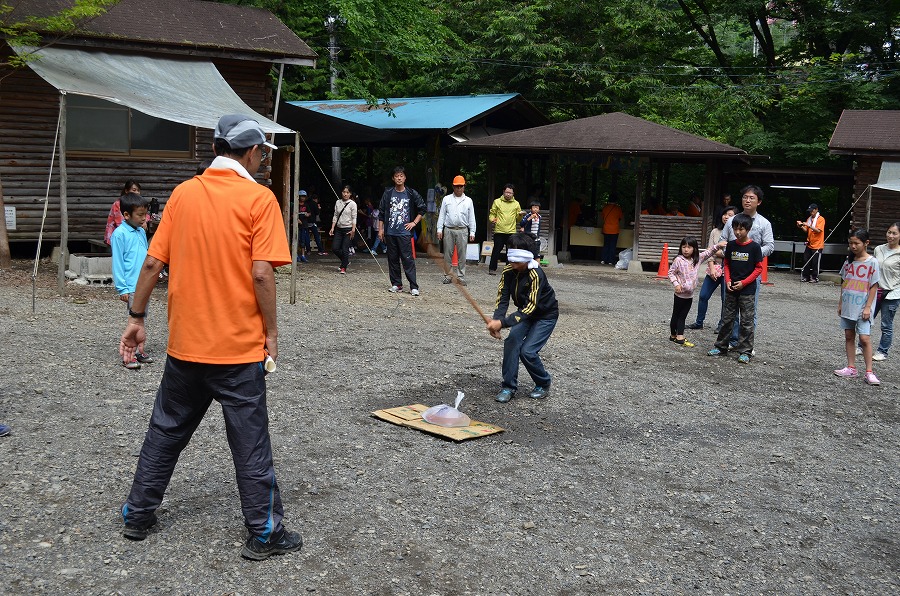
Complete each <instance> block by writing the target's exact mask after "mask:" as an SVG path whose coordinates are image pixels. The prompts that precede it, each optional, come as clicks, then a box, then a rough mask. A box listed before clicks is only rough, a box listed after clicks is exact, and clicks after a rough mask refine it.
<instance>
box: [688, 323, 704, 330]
mask: <svg viewBox="0 0 900 596" xmlns="http://www.w3.org/2000/svg"><path fill="white" fill-rule="evenodd" d="M685 328H686V329H703V323H691V324H690V325H688V326H687V327H685Z"/></svg>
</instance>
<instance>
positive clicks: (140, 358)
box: [109, 192, 153, 370]
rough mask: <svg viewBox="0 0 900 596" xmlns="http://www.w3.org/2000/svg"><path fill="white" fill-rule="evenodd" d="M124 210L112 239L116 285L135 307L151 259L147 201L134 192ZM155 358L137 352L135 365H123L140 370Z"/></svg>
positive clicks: (126, 199)
mask: <svg viewBox="0 0 900 596" xmlns="http://www.w3.org/2000/svg"><path fill="white" fill-rule="evenodd" d="M119 204H120V206H121V209H122V217H123V220H122V225H120V226H119V227H118V228H116V229H115V231H113V233H112V236H110V238H109V245H110V248H112V263H113V282H115V284H116V292H118V293H119V300H121V301H122V302H125V303H126V304H127V305H128V306H127V308H128V309H130V308H131V300H132V298H133V296H134V289H135V286H136V285H137V280H138V276H139V275H140V273H141V266H142V265H143V264H144V259H145V258H146V257H147V246H148V245H147V232H146V231H145V230H144V222H145V221H146V220H147V200H146V199H144V197H142V196H141V195H139V194H137V193H133V192H130V193H128V194H126V195H125V196H123V197H122V198H121V199H119ZM150 362H153V358H151V357H150V356H149V355H147V354H144V353H141V352H137V353H136V354H135V357H134V358H133V359H132V361H131V362H122V366H124V367H125V368H128V369H131V370H136V369H139V368H140V367H141V363H145V364H149V363H150Z"/></svg>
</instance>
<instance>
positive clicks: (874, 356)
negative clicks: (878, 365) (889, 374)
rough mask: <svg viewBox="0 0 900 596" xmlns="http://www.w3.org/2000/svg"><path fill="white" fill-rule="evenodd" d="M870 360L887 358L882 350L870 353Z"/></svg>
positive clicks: (879, 360)
mask: <svg viewBox="0 0 900 596" xmlns="http://www.w3.org/2000/svg"><path fill="white" fill-rule="evenodd" d="M872 360H877V361H878V362H881V361H882V360H887V354H885V353H884V352H875V353H874V354H872Z"/></svg>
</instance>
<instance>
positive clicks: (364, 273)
mask: <svg viewBox="0 0 900 596" xmlns="http://www.w3.org/2000/svg"><path fill="white" fill-rule="evenodd" d="M379 262H380V263H381V265H382V266H383V267H384V266H386V265H385V262H384V260H383V259H382V258H379ZM30 267H31V264H30V263H28V262H25V261H17V262H16V263H15V266H14V268H13V270H11V271H3V272H0V331H2V337H3V340H2V342H0V362H2V367H0V421H3V422H6V423H7V424H10V425H11V426H12V428H13V434H12V435H11V436H8V437H5V438H0V463H2V475H0V511H2V516H0V592H6V593H15V594H32V593H54V594H74V593H79V594H112V593H121V594H135V593H166V594H169V593H177V594H251V593H258V592H276V591H277V592H285V593H320V594H379V595H381V594H383V595H393V594H409V595H421V594H424V595H430V594H441V595H445V594H446V595H451V594H516V595H518V594H535V595H537V594H715V595H720V594H896V593H898V591H900V579H898V577H900V542H898V541H900V538H898V536H900V534H898V529H900V525H898V521H900V507H898V499H900V491H898V476H897V474H898V469H900V466H898V459H900V458H898V445H900V426H898V422H900V415H898V407H897V403H898V399H897V396H898V393H900V392H898V385H900V382H898V379H900V364H898V363H900V355H897V354H892V357H891V358H890V359H889V360H887V361H886V362H882V363H876V364H877V365H878V366H877V368H876V370H877V372H878V374H879V375H880V377H881V379H882V382H883V384H882V386H881V387H869V386H867V385H865V384H864V383H863V382H862V381H860V380H854V381H847V380H842V379H838V378H837V377H835V376H833V375H832V374H831V371H832V369H834V368H839V367H841V366H843V364H844V363H843V356H842V354H843V345H842V335H841V332H840V330H839V328H838V323H837V320H836V312H835V310H836V304H837V294H838V290H837V288H836V287H835V286H834V285H833V284H831V283H822V284H819V285H809V284H803V285H801V284H799V283H798V282H797V279H796V276H788V275H787V274H777V273H773V274H772V276H771V280H772V281H774V282H775V283H774V285H773V286H769V287H766V288H765V289H764V290H763V295H762V297H761V298H760V311H761V313H762V320H761V322H760V326H759V333H758V335H757V343H756V349H757V353H758V356H757V357H756V358H755V359H754V360H753V362H752V363H751V364H750V365H749V366H747V365H741V364H739V363H737V362H736V361H735V360H732V359H730V358H709V357H707V356H705V355H704V352H705V350H706V349H707V348H708V347H709V346H710V345H711V344H712V341H713V332H712V330H711V329H706V330H703V331H697V332H689V333H690V335H689V338H691V339H694V340H696V343H697V344H698V345H697V347H696V348H693V349H691V348H683V347H678V346H675V345H673V344H672V343H671V342H669V341H668V319H669V313H670V310H671V302H672V292H671V288H670V287H669V285H668V282H666V283H662V282H660V281H657V280H655V279H654V278H653V276H652V275H651V274H647V275H628V274H625V273H622V272H618V271H614V270H612V269H610V268H603V269H600V268H598V267H591V266H580V265H567V266H565V267H561V268H553V269H551V270H549V271H548V274H549V277H550V279H551V282H552V283H553V285H554V287H555V288H556V291H557V295H558V297H559V300H560V311H561V317H560V322H559V325H558V326H557V328H556V331H555V333H554V334H553V337H552V338H551V340H550V342H549V344H548V345H547V347H546V348H545V349H544V351H543V355H544V357H545V361H546V363H547V366H548V368H549V369H550V371H551V373H553V374H554V384H553V390H552V394H551V396H550V399H548V400H547V401H545V402H538V401H533V400H529V399H528V398H527V397H517V398H516V399H514V400H513V401H511V402H510V403H509V404H505V405H502V404H498V403H496V402H494V400H493V396H494V394H495V393H496V391H497V390H498V387H499V373H500V371H499V368H500V358H501V343H500V342H498V341H497V340H494V339H492V338H490V337H489V336H488V334H487V333H486V332H485V330H484V326H483V323H482V322H481V321H480V319H479V317H478V315H477V314H476V313H475V312H474V311H473V309H472V308H471V307H470V306H469V304H468V303H467V302H465V300H463V298H462V297H461V296H460V295H459V294H458V293H457V292H456V290H455V289H454V288H453V287H452V286H444V285H441V284H440V277H441V276H440V273H439V269H438V268H437V266H436V265H434V264H432V263H429V262H427V261H425V260H422V259H420V261H419V265H418V267H419V279H420V284H421V286H422V292H423V294H422V296H421V297H419V298H413V297H410V296H409V295H408V294H404V295H403V296H402V297H400V298H398V297H397V296H395V295H392V294H389V293H388V292H387V291H386V289H387V285H388V284H387V281H386V276H385V275H383V274H382V273H381V272H380V271H379V268H378V266H377V265H376V264H375V263H374V262H373V260H372V259H371V258H362V257H359V256H357V257H356V259H355V261H354V262H353V264H352V265H351V269H350V271H349V273H348V275H345V276H341V275H338V274H337V271H336V261H334V260H333V259H332V258H331V257H325V258H318V257H316V258H315V260H314V261H313V262H311V263H310V264H308V265H305V266H303V267H302V269H301V276H302V277H301V281H300V284H299V288H300V289H299V295H298V300H297V304H295V305H291V304H289V300H288V288H289V284H288V277H287V276H284V275H279V278H278V281H279V286H278V294H279V316H280V334H281V336H280V338H281V342H280V348H281V358H280V359H279V362H278V371H277V372H276V373H274V374H273V375H271V376H270V377H269V403H270V405H269V409H270V417H271V434H272V439H273V444H274V453H275V461H276V470H277V472H278V476H279V484H280V485H281V489H282V496H283V499H284V504H285V512H286V519H285V522H286V524H287V525H288V527H290V528H293V529H298V530H300V531H302V533H303V536H304V540H305V546H304V548H303V550H302V552H300V553H295V554H291V555H286V556H282V557H273V558H272V559H270V560H268V561H265V562H262V563H253V562H248V561H244V560H242V559H241V558H240V556H239V554H238V553H239V549H240V545H241V543H242V541H243V539H244V536H245V533H244V532H245V531H244V528H243V524H242V520H241V517H240V508H239V504H238V497H237V491H236V487H235V482H234V472H233V469H232V464H231V458H230V454H229V452H228V448H227V444H226V441H225V435H224V428H223V421H222V416H221V412H220V410H219V409H218V407H217V406H215V405H214V406H213V407H212V408H211V410H210V412H209V414H208V415H207V417H206V419H205V420H204V422H203V423H202V424H201V426H200V428H199V429H198V431H197V433H196V434H195V436H194V438H193V440H192V441H191V443H190V445H189V446H188V448H187V449H186V450H185V452H184V453H183V455H182V458H181V461H180V463H179V465H178V467H177V468H176V471H175V476H174V478H173V480H172V483H171V485H170V489H169V492H168V494H167V498H166V500H165V501H164V502H163V505H162V508H161V510H160V511H159V513H160V524H159V527H158V530H157V531H155V532H154V533H152V534H151V535H150V537H149V538H148V539H147V540H145V541H144V542H140V543H133V542H129V541H127V540H125V539H123V538H122V537H121V535H120V523H121V521H120V517H119V513H118V511H119V508H120V506H121V503H122V500H123V499H124V497H125V496H126V494H127V492H128V489H129V486H130V482H131V478H132V474H133V470H134V466H135V462H136V456H137V454H138V451H139V449H140V445H141V441H142V438H143V435H144V431H145V428H146V424H147V419H148V417H149V413H150V410H151V407H152V403H153V399H154V395H155V391H156V387H157V385H158V383H159V379H160V374H161V371H162V369H163V365H162V363H161V360H162V358H159V359H158V361H157V363H154V364H151V365H147V366H144V368H143V369H142V370H140V371H127V370H125V369H123V368H122V367H121V366H117V354H116V352H115V348H116V346H117V340H118V337H119V334H120V333H121V329H122V326H123V324H124V321H123V317H122V303H121V302H119V301H117V300H116V299H115V296H114V292H113V290H111V289H109V288H103V289H101V288H84V287H77V286H71V285H70V286H69V292H70V293H69V295H68V296H66V297H63V298H60V297H59V296H57V295H56V294H55V278H56V273H55V269H54V268H53V267H52V265H49V264H44V265H43V267H42V268H43V270H42V272H41V275H40V278H39V280H38V284H37V285H38V289H37V304H36V312H35V313H34V314H32V311H31V280H30ZM496 280H497V278H496V277H488V276H487V275H486V268H485V266H483V265H482V266H480V267H476V266H472V267H471V268H470V285H469V289H470V291H471V292H472V294H473V295H474V296H475V298H476V299H477V300H478V302H479V303H480V304H482V305H483V306H484V308H485V310H487V311H488V312H490V310H491V306H492V302H493V297H494V293H495V288H496ZM164 309H165V286H160V287H158V288H157V290H156V292H155V294H154V298H153V301H152V304H151V317H150V318H149V319H148V329H149V333H150V340H149V342H148V347H149V349H150V350H151V351H152V352H154V353H156V354H158V355H161V354H162V352H163V348H164V342H165V337H166V329H165V320H164V317H163V316H162V314H163V311H164ZM712 310H715V309H712ZM692 312H693V311H692ZM877 337H878V332H875V333H874V336H873V339H877ZM895 349H900V348H895ZM522 376H523V377H524V379H523V387H524V388H525V389H526V390H527V389H530V385H529V384H528V379H527V374H526V373H524V371H522ZM457 389H461V390H463V391H464V392H465V393H466V399H465V401H464V402H463V406H462V409H463V410H464V411H465V412H467V413H468V414H469V415H470V416H471V417H472V418H474V419H477V420H484V421H488V422H492V423H495V424H499V425H500V426H502V427H504V428H505V429H506V432H504V433H501V434H499V435H494V436H491V437H486V438H482V439H476V440H472V441H467V442H464V443H460V444H456V443H453V442H448V441H445V440H442V439H439V438H435V437H432V436H429V435H425V434H421V433H419V432H416V431H414V430H409V429H405V428H401V427H396V426H392V425H390V424H388V423H385V422H382V421H379V420H376V419H374V418H372V417H371V416H370V415H369V413H370V412H371V411H372V410H375V409H378V408H383V407H393V406H399V405H405V404H409V403H416V402H421V403H425V404H428V405H434V404H436V403H441V402H450V403H452V399H453V397H454V396H455V394H456V390H457ZM521 395H522V394H521V393H520V396H521Z"/></svg>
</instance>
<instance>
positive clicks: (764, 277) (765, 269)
mask: <svg viewBox="0 0 900 596" xmlns="http://www.w3.org/2000/svg"><path fill="white" fill-rule="evenodd" d="M762 285H764V286H774V285H775V284H774V283H772V282H770V281H769V257H763V267H762Z"/></svg>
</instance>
